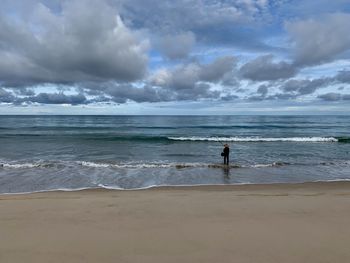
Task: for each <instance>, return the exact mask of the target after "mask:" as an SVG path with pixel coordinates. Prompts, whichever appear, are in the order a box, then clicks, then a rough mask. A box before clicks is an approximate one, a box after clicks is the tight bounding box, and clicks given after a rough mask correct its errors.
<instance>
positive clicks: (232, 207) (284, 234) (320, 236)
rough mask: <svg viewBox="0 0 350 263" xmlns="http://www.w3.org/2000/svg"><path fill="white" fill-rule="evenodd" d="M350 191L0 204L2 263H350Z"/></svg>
mask: <svg viewBox="0 0 350 263" xmlns="http://www.w3.org/2000/svg"><path fill="white" fill-rule="evenodd" d="M349 208H350V182H328V183H324V182H317V183H302V184H270V185H227V186H194V187H193V186H189V187H159V188H153V189H145V190H131V191H124V190H122V191H118V190H107V189H93V190H91V189H90V190H81V191H72V192H62V191H61V192H60V191H55V192H44V193H43V192H41V193H32V194H17V195H14V194H11V195H0V236H1V239H0V262H11V263H20V262H28V263H32V262H33V263H34V262H35V263H37V262H39V263H41V262H51V263H56V262H57V263H59V262H72V263H83V262H84V263H86V262H87V263H90V262H91V263H95V262H106V263H109V262H110V263H112V262H113V263H114V262H121V263H124V262H125V263H133V262H142V263H158V262H159V263H164V262H165V263H168V262H169V263H175V262H176V263H177V262H185V263H187V262H188V263H190V262H191V263H193V262H201V263H202V262H204V263H211V262H223V263H225V262H240V263H241V262H242V263H248V262H260V263H280V262H283V263H295V262H308V263H323V262H324V263H326V262H348V261H349V260H350V251H349V249H348V244H349V243H350V229H349V228H348V218H350V209H349Z"/></svg>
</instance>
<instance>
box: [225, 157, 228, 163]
mask: <svg viewBox="0 0 350 263" xmlns="http://www.w3.org/2000/svg"><path fill="white" fill-rule="evenodd" d="M224 164H228V156H227V155H225V156H224Z"/></svg>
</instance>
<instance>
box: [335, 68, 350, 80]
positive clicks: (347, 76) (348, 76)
mask: <svg viewBox="0 0 350 263" xmlns="http://www.w3.org/2000/svg"><path fill="white" fill-rule="evenodd" d="M335 79H336V80H337V81H339V82H342V83H350V71H347V70H344V71H340V72H338V74H337V75H336V76H335Z"/></svg>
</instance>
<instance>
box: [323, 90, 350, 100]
mask: <svg viewBox="0 0 350 263" xmlns="http://www.w3.org/2000/svg"><path fill="white" fill-rule="evenodd" d="M317 97H318V98H320V99H322V100H325V101H340V100H350V94H340V93H335V92H330V93H326V94H322V95H319V96H317Z"/></svg>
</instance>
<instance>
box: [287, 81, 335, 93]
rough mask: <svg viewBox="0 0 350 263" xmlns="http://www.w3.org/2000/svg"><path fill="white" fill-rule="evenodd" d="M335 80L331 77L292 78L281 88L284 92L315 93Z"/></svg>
mask: <svg viewBox="0 0 350 263" xmlns="http://www.w3.org/2000/svg"><path fill="white" fill-rule="evenodd" d="M332 81H333V80H332V79H331V78H320V79H313V80H309V79H291V80H288V81H286V82H284V83H283V84H282V85H281V86H280V89H281V90H283V91H284V92H288V93H294V94H297V95H307V94H312V93H314V92H315V91H316V90H317V89H319V88H322V87H325V86H326V85H328V84H329V83H331V82H332Z"/></svg>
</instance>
